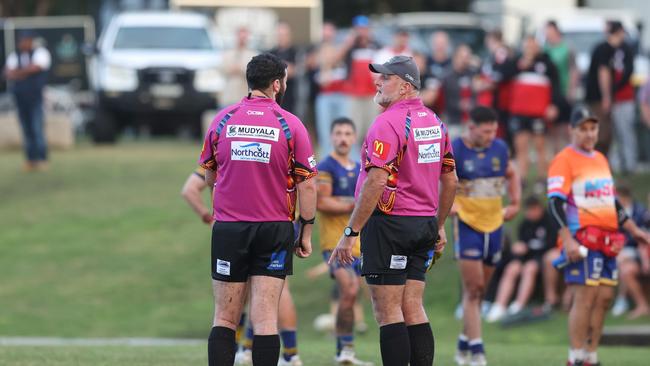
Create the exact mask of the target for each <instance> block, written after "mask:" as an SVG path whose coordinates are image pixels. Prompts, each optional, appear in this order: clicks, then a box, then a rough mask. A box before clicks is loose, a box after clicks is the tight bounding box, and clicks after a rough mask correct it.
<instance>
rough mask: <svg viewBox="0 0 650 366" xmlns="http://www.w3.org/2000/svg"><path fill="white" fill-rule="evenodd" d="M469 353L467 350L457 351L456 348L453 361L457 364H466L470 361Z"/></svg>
mask: <svg viewBox="0 0 650 366" xmlns="http://www.w3.org/2000/svg"><path fill="white" fill-rule="evenodd" d="M471 355H472V354H471V353H470V352H469V351H459V350H456V355H455V356H454V361H455V362H456V365H458V366H467V365H469V362H470V361H471V359H470V357H471Z"/></svg>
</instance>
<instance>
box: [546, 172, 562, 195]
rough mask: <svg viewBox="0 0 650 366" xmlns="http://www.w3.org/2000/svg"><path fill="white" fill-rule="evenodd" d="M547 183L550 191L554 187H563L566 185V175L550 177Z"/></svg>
mask: <svg viewBox="0 0 650 366" xmlns="http://www.w3.org/2000/svg"><path fill="white" fill-rule="evenodd" d="M546 183H547V185H548V190H549V191H550V190H553V189H562V186H563V185H564V177H563V176H561V175H558V176H554V177H548V179H547V180H546Z"/></svg>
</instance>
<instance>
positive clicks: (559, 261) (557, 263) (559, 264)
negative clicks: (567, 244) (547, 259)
mask: <svg viewBox="0 0 650 366" xmlns="http://www.w3.org/2000/svg"><path fill="white" fill-rule="evenodd" d="M578 251H579V252H580V256H581V257H582V258H585V257H586V256H587V254H589V249H587V247H585V246H582V245H581V246H580V247H579V248H578ZM569 263H571V262H570V261H569V257H568V256H567V255H566V252H565V251H564V249H562V252H560V256H559V257H557V258H555V259H554V260H553V267H555V269H562V268H564V267H566V266H567V265H569Z"/></svg>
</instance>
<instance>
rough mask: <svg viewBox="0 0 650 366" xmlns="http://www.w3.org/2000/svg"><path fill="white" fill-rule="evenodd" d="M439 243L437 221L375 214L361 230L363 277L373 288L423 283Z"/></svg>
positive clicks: (425, 217)
mask: <svg viewBox="0 0 650 366" xmlns="http://www.w3.org/2000/svg"><path fill="white" fill-rule="evenodd" d="M437 240H438V220H437V218H436V217H427V216H391V215H385V214H383V213H380V212H378V211H375V213H373V215H372V216H371V217H370V219H369V220H368V222H367V223H366V226H364V228H363V230H362V231H361V275H362V276H365V278H366V282H367V283H368V284H370V285H404V284H405V283H406V280H407V279H409V280H417V281H424V278H425V273H426V272H427V271H428V270H429V268H430V266H431V263H432V260H433V253H434V252H433V249H434V246H435V243H436V241H437Z"/></svg>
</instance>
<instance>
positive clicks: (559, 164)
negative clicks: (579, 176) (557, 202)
mask: <svg viewBox="0 0 650 366" xmlns="http://www.w3.org/2000/svg"><path fill="white" fill-rule="evenodd" d="M572 183H573V182H572V178H571V167H570V166H569V161H568V159H567V157H566V156H565V155H558V156H556V157H555V159H553V161H552V162H551V166H550V167H549V169H548V181H547V191H548V198H552V197H560V198H562V199H567V197H568V196H569V194H570V193H571V184H572Z"/></svg>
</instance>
